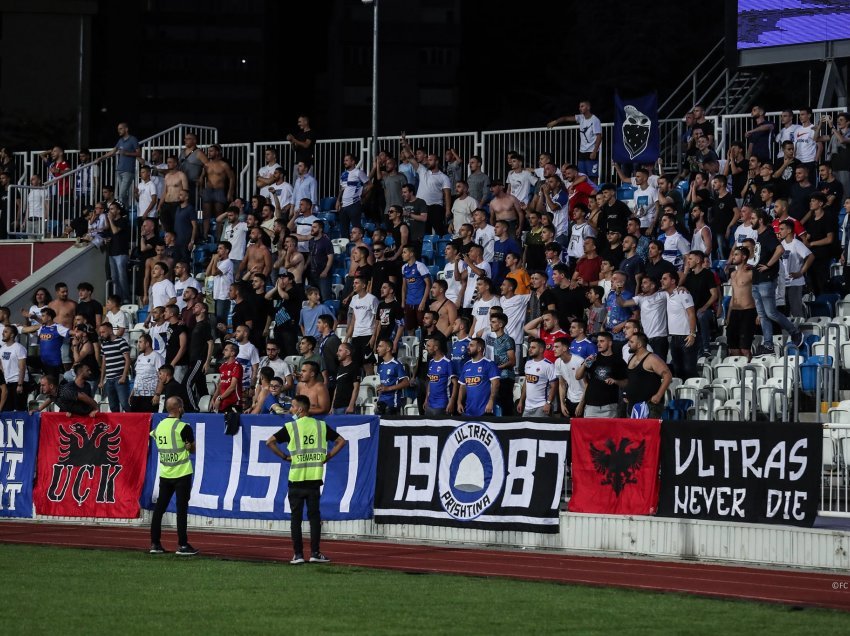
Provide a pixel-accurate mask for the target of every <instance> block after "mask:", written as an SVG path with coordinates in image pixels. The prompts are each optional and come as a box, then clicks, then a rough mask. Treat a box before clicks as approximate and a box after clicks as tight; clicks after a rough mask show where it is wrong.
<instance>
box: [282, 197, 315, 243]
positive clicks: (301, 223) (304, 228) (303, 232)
mask: <svg viewBox="0 0 850 636" xmlns="http://www.w3.org/2000/svg"><path fill="white" fill-rule="evenodd" d="M318 220H319V218H318V217H316V216H315V215H314V214H313V204H312V202H311V201H310V199H301V200H300V201H298V213H297V214H296V215H294V216H293V217H292V218H291V219H290V220H289V223H288V226H289V231H290V232H294V233H295V238H297V239H298V251H299V252H303V253H304V254H308V253H309V252H310V232H311V231H312V229H313V222H314V221H318Z"/></svg>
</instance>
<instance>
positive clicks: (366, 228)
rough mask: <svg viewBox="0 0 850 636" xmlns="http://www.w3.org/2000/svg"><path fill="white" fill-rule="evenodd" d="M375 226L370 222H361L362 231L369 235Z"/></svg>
mask: <svg viewBox="0 0 850 636" xmlns="http://www.w3.org/2000/svg"><path fill="white" fill-rule="evenodd" d="M376 227H377V226H376V225H375V224H374V223H373V222H372V221H363V231H364V232H368V233H369V234H371V233H372V232H374V231H375V228H376Z"/></svg>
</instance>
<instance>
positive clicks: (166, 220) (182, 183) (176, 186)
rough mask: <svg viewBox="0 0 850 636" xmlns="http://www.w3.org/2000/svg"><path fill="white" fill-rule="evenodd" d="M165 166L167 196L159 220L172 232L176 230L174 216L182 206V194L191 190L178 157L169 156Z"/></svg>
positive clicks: (163, 199) (163, 200)
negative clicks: (178, 162) (180, 167)
mask: <svg viewBox="0 0 850 636" xmlns="http://www.w3.org/2000/svg"><path fill="white" fill-rule="evenodd" d="M165 165H166V166H167V167H168V170H167V171H166V173H165V179H164V181H165V194H164V195H163V197H162V203H160V205H159V218H160V220H161V221H162V227H163V228H164V229H166V230H168V231H171V230H173V229H174V215H175V214H176V213H177V206H178V205H180V200H179V198H180V193H181V192H182V191H183V190H188V189H189V180H188V179H187V178H186V174H185V173H184V172H182V171H181V170H180V169H178V167H177V156H176V155H169V156H168V158H167V159H166V160H165Z"/></svg>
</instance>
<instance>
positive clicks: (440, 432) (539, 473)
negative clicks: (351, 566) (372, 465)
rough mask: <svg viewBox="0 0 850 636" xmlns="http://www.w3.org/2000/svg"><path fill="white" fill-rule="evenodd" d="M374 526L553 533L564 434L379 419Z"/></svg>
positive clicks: (534, 425) (543, 425)
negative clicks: (394, 524)
mask: <svg viewBox="0 0 850 636" xmlns="http://www.w3.org/2000/svg"><path fill="white" fill-rule="evenodd" d="M380 436H381V441H380V446H379V451H378V453H379V456H378V480H377V484H376V486H375V521H376V522H378V523H404V524H424V525H440V526H454V527H461V528H476V529H489V530H521V531H526V532H551V533H554V532H558V511H559V505H560V502H561V501H562V497H563V486H564V473H565V466H566V461H567V443H568V439H569V427H568V425H567V424H565V423H547V422H529V421H514V422H504V421H502V422H479V421H462V420H453V419H445V420H431V419H425V420H423V419H418V418H417V419H411V420H404V419H398V420H382V421H381V430H380Z"/></svg>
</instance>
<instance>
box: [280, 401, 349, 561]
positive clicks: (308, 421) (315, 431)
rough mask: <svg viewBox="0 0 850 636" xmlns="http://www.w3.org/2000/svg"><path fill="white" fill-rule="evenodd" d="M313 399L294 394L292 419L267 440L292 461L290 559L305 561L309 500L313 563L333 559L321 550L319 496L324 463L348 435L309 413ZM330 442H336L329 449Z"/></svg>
mask: <svg viewBox="0 0 850 636" xmlns="http://www.w3.org/2000/svg"><path fill="white" fill-rule="evenodd" d="M309 411H310V400H309V399H308V398H307V397H305V396H303V395H296V396H295V397H294V398H292V406H291V408H290V410H289V412H290V413H291V414H292V420H291V421H289V422H287V423H286V424H285V425H284V426H283V428H281V429H280V430H279V431H278V432H277V433H275V434H274V435H272V436H271V437H269V438H268V439H267V440H266V446H268V447H269V450H271V452H273V453H274V454H275V455H277V456H278V457H280V458H281V459H282V460H283V461H286V462H290V463H291V464H292V466H291V467H290V469H289V493H288V495H287V496H288V497H289V507H290V508H291V510H292V520H291V524H290V526H291V528H292V549H293V556H292V559H291V560H290V563H291V564H293V565H300V564H301V563H304V544H303V538H302V536H301V521H302V520H303V518H304V504H305V503H306V504H307V518H308V519H309V520H310V552H311V555H310V563H330V559H329V558H328V557H326V556H325V555H324V554H322V553H321V551H320V550H319V547H320V546H319V542H320V540H321V533H322V517H321V512H320V511H319V499H320V497H321V488H322V483H323V478H324V465H325V464H326V463H327V462H328V461H330V459H331V458H332V457H333V456H334V455H336V454H337V453H339V451H341V450H342V447H343V446H345V438H344V437H342V436H341V435H340V434H339V433H337V432H336V431H335V430H334V429H332V428H330V427H329V426H328V425H327V424H325V422H324V421H322V420H317V419H316V418H314V417H310V416H309V415H308V413H309ZM328 442H333V443H334V446H333V448H332V449H331V450H330V452H328ZM278 444H286V448H287V450H288V451H289V454H286V453H284V452H283V451H282V450H280V448H279V447H278Z"/></svg>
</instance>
